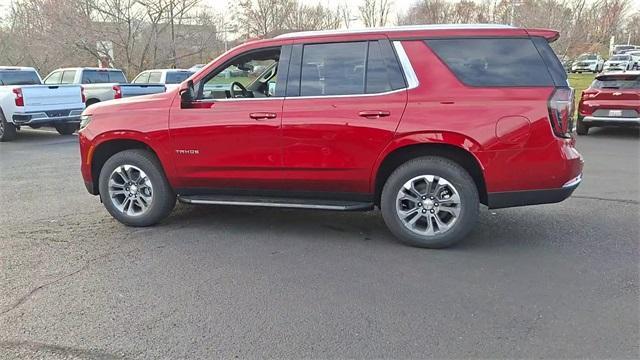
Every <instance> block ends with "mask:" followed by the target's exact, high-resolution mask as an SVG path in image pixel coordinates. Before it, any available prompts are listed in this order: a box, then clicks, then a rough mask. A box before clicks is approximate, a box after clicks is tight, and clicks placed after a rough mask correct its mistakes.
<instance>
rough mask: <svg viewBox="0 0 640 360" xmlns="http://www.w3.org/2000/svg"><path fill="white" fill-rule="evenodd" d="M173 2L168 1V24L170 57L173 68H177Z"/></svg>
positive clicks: (171, 0) (172, 0)
mask: <svg viewBox="0 0 640 360" xmlns="http://www.w3.org/2000/svg"><path fill="white" fill-rule="evenodd" d="M174 1H175V0H169V18H170V24H171V56H172V57H173V68H174V69H175V68H177V67H178V64H177V62H178V59H177V58H178V54H177V53H176V32H175V25H174V21H173V2H174Z"/></svg>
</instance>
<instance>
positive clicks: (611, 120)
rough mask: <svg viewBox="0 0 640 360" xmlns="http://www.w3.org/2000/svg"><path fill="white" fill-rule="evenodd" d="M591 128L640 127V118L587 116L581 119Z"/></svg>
mask: <svg viewBox="0 0 640 360" xmlns="http://www.w3.org/2000/svg"><path fill="white" fill-rule="evenodd" d="M580 121H582V123H584V124H585V125H590V126H640V118H637V117H636V118H626V117H604V116H585V117H583V118H581V119H580Z"/></svg>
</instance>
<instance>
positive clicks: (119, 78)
mask: <svg viewBox="0 0 640 360" xmlns="http://www.w3.org/2000/svg"><path fill="white" fill-rule="evenodd" d="M108 73H109V82H112V83H126V82H127V78H125V77H124V74H123V73H122V71H109V72H108Z"/></svg>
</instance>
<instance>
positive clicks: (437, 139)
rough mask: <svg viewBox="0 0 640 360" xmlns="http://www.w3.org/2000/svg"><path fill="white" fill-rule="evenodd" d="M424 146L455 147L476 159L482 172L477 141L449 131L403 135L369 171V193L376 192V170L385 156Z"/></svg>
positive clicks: (393, 142) (381, 155)
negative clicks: (406, 148)
mask: <svg viewBox="0 0 640 360" xmlns="http://www.w3.org/2000/svg"><path fill="white" fill-rule="evenodd" d="M426 144H434V145H448V146H455V147H457V148H460V149H462V150H465V151H466V152H468V153H470V154H471V155H472V156H473V157H474V158H475V159H476V161H477V162H478V164H479V165H480V168H481V169H482V171H483V172H484V165H483V162H482V161H480V159H479V158H478V152H479V151H481V150H482V147H481V146H480V144H479V143H478V142H477V141H475V140H473V139H471V138H469V137H467V136H464V135H462V134H459V133H455V132H449V131H429V132H419V133H412V134H405V135H402V136H400V137H397V138H395V139H393V140H392V141H391V142H390V143H389V144H388V145H387V147H386V148H385V149H384V151H382V153H381V154H380V156H379V157H378V159H377V160H376V163H375V166H374V167H373V169H372V170H371V175H370V177H369V188H370V190H371V192H372V193H373V192H375V190H376V177H377V174H378V170H379V169H380V166H381V165H382V163H383V162H384V160H385V159H386V158H387V156H389V155H390V154H392V153H393V152H394V151H396V150H399V149H401V148H404V147H408V146H412V145H426Z"/></svg>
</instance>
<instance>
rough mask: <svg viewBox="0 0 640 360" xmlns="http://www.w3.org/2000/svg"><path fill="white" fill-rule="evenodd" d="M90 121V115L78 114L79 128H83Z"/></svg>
mask: <svg viewBox="0 0 640 360" xmlns="http://www.w3.org/2000/svg"><path fill="white" fill-rule="evenodd" d="M90 122H91V115H80V130H82V129H84V128H86V127H87V125H89V123H90Z"/></svg>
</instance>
